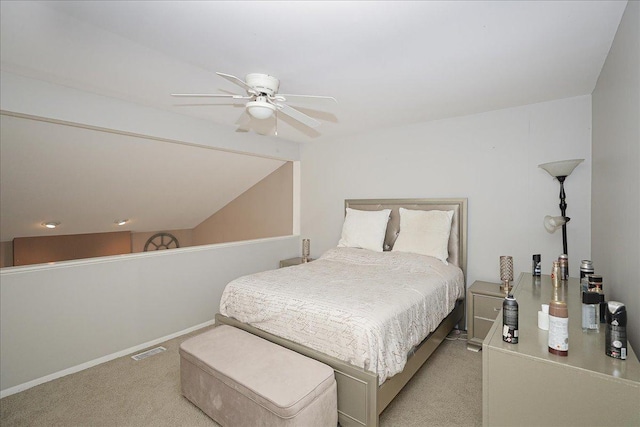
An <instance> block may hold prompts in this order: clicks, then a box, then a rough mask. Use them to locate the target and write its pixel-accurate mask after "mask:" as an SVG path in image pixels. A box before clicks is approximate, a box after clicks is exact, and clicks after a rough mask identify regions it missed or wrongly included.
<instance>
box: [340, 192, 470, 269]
mask: <svg viewBox="0 0 640 427" xmlns="http://www.w3.org/2000/svg"><path fill="white" fill-rule="evenodd" d="M344 205H345V211H346V208H351V209H358V210H363V211H378V210H381V209H391V218H390V219H389V223H388V224H387V234H386V236H385V239H384V249H385V250H391V248H393V244H394V243H395V241H396V238H397V237H398V233H399V232H400V214H399V212H398V209H399V208H405V209H416V210H423V211H429V210H439V211H451V210H452V211H453V219H452V221H451V233H450V235H449V258H448V261H449V262H450V263H452V264H454V265H457V266H458V267H460V268H461V269H462V272H463V273H464V276H465V278H466V277H467V199H349V200H345V201H344Z"/></svg>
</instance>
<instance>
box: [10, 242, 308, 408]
mask: <svg viewBox="0 0 640 427" xmlns="http://www.w3.org/2000/svg"><path fill="white" fill-rule="evenodd" d="M299 252H300V238H299V236H290V237H277V238H271V239H263V240H254V241H246V242H235V243H225V244H220V245H209V246H198V247H191V248H180V249H173V250H170V251H156V252H153V253H150V252H146V253H142V254H133V255H127V256H115V257H104V258H93V259H90V260H82V261H69V262H61V263H56V264H51V265H39V266H33V267H10V268H6V269H2V270H0V390H1V393H2V396H5V395H8V394H12V393H15V392H18V391H21V390H22V389H25V388H28V387H30V386H33V385H36V384H38V383H40V382H43V381H45V380H49V379H53V378H56V377H58V376H60V375H62V374H67V373H71V372H75V371H76V370H79V369H80V368H86V367H89V366H91V365H93V364H96V363H98V362H104V361H106V360H109V359H110V358H113V357H117V356H122V355H124V354H128V353H130V352H133V351H136V349H140V348H143V347H145V344H144V343H146V344H147V345H150V344H149V343H150V342H159V341H162V339H163V337H165V338H166V337H168V336H172V335H175V334H176V333H178V332H180V331H185V330H189V329H190V328H193V327H194V326H197V325H202V324H206V323H208V322H211V321H212V320H213V317H214V315H215V313H216V312H218V308H219V305H220V297H221V295H222V291H223V289H224V286H225V285H226V284H227V283H228V282H229V281H230V280H232V279H235V278H237V277H240V276H242V275H245V274H250V273H254V272H257V271H263V270H268V269H274V268H277V266H278V261H279V260H281V259H287V258H292V257H294V256H298V254H299Z"/></svg>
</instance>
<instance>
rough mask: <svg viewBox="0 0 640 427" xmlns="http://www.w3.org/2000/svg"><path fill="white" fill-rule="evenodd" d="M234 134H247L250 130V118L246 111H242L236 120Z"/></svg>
mask: <svg viewBox="0 0 640 427" xmlns="http://www.w3.org/2000/svg"><path fill="white" fill-rule="evenodd" d="M236 126H238V127H237V128H236V132H249V131H250V130H251V117H249V114H248V113H247V112H246V111H243V112H242V114H241V115H240V117H238V120H236Z"/></svg>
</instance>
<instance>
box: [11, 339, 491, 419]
mask: <svg viewBox="0 0 640 427" xmlns="http://www.w3.org/2000/svg"><path fill="white" fill-rule="evenodd" d="M203 331H204V330H200V331H196V332H193V333H191V334H189V335H184V336H181V337H178V338H175V339H173V340H170V341H167V342H165V343H163V344H160V345H162V346H163V347H165V348H166V349H167V351H166V352H163V353H160V354H157V355H154V356H152V357H149V358H147V359H143V360H141V361H134V360H133V359H131V357H129V356H127V357H121V358H119V359H115V360H112V361H110V362H107V363H104V364H102V365H98V366H95V367H93V368H90V369H87V370H84V371H81V372H78V373H75V374H71V375H68V376H66V377H63V378H59V379H57V380H54V381H50V382H48V383H45V384H41V385H39V386H36V387H33V388H31V389H29V390H25V391H23V392H21V393H17V394H14V395H12V396H7V397H5V398H4V399H1V400H0V425H1V426H2V427H9V426H65V427H71V426H209V427H211V426H214V427H215V426H217V424H216V423H215V422H214V421H212V420H211V419H210V418H209V417H207V416H206V415H205V414H204V413H203V412H201V411H200V410H199V409H198V408H196V407H195V406H193V405H192V404H191V403H190V402H189V401H188V400H186V399H185V398H184V397H183V396H182V395H181V394H180V367H179V356H178V347H179V346H180V343H181V342H182V341H184V340H185V339H186V338H188V337H189V336H191V335H195V334H198V333H201V332H203ZM481 424H482V355H481V353H474V352H471V351H468V350H467V349H466V341H465V340H461V339H458V340H449V341H445V342H444V343H443V344H442V345H441V346H440V347H439V348H438V349H437V350H436V352H435V353H434V354H433V355H432V356H431V358H430V359H429V361H428V362H427V363H426V364H425V366H423V367H422V369H421V370H420V371H419V372H418V373H417V374H416V375H415V377H414V378H413V379H412V380H411V381H410V382H409V384H407V386H406V387H405V388H404V389H403V390H402V391H401V392H400V394H399V395H398V396H397V397H396V399H395V400H394V401H393V402H391V404H390V405H389V406H388V407H387V409H386V410H385V411H384V412H383V413H382V414H381V416H380V425H381V426H382V427H395V426H427V425H429V426H479V425H481Z"/></svg>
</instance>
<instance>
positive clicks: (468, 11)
mask: <svg viewBox="0 0 640 427" xmlns="http://www.w3.org/2000/svg"><path fill="white" fill-rule="evenodd" d="M1 7H2V16H1V19H2V22H1V24H2V25H1V27H2V28H1V31H2V34H1V36H2V37H1V38H2V46H1V47H2V68H3V70H6V71H11V72H16V73H18V74H23V75H28V76H30V77H34V78H38V79H42V80H46V81H51V82H54V83H59V84H62V85H66V86H71V87H75V88H80V89H83V90H86V91H91V92H95V93H99V94H103V95H108V96H111V97H115V98H121V99H124V100H127V101H131V102H134V103H138V104H142V105H146V106H152V107H156V108H159V109H164V110H169V111H173V112H176V113H179V114H185V115H189V116H193V117H198V118H202V119H205V120H210V121H212V122H215V123H217V124H220V125H223V126H230V127H235V126H236V122H237V120H238V118H239V116H240V115H241V114H242V113H243V109H242V108H233V106H231V105H229V103H228V101H226V100H206V101H203V100H201V99H200V100H188V101H185V100H178V99H176V98H172V97H171V96H169V94H170V93H175V92H183V93H184V92H191V93H193V92H200V93H202V92H221V91H229V92H234V93H238V91H240V92H241V91H242V89H240V88H239V87H237V86H235V85H233V84H232V83H230V82H228V81H226V80H224V79H222V78H220V77H218V76H217V75H216V74H215V72H216V71H221V72H225V73H229V74H233V75H237V76H239V77H241V78H243V77H244V76H245V74H247V73H251V72H260V73H266V74H270V75H273V76H276V77H278V78H279V79H280V80H281V92H282V93H300V94H318V95H331V96H334V97H336V98H337V99H338V102H339V103H338V105H336V106H335V107H328V108H323V110H318V109H317V108H316V107H315V106H309V105H301V107H302V108H301V109H303V111H304V112H306V113H308V114H309V115H310V116H312V117H315V118H317V119H319V120H320V121H321V122H322V125H321V126H320V127H319V128H318V129H317V132H312V131H310V130H309V129H306V128H304V126H300V125H298V124H297V123H296V122H295V121H293V120H290V119H287V118H286V117H281V120H279V123H278V136H279V137H280V138H285V139H289V140H293V141H299V142H308V141H314V140H321V139H322V138H329V137H341V136H346V135H352V134H356V133H361V132H363V131H371V130H375V129H376V128H381V127H393V126H402V125H407V124H410V123H417V122H422V121H428V120H434V119H439V118H444V117H452V116H459V115H466V114H471V113H477V112H482V111H489V110H495V109H500V108H506V107H513V106H518V105H525V104H531V103H535V102H541V101H547V100H552V99H560V98H566V97H572V96H578V95H584V94H589V93H591V92H592V90H593V88H594V87H595V84H596V80H597V78H598V75H599V73H600V70H601V68H602V65H603V63H604V60H605V58H606V55H607V53H608V51H609V48H610V46H611V43H612V41H613V38H614V35H615V32H616V29H617V27H618V24H619V23H620V19H621V17H622V13H623V12H624V8H625V7H626V1H591V0H589V1H515V0H514V1H419V2H415V1H411V2H405V1H391V2H382V1H371V2H369V1H345V2H340V1H335V2H334V1H331V2H323V1H319V2H308V1H288V2H271V1H262V2H249V1H236V2H234V1H229V2H221V1H188V2H187V1H99V2H79V1H44V2H38V1H28V2H20V1H11V2H2V6H1ZM194 104H200V105H198V106H194ZM279 116H282V115H279ZM252 128H253V130H254V131H257V132H263V133H268V132H272V131H273V129H272V128H273V121H268V122H267V123H265V122H260V121H258V120H253V122H252Z"/></svg>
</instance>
